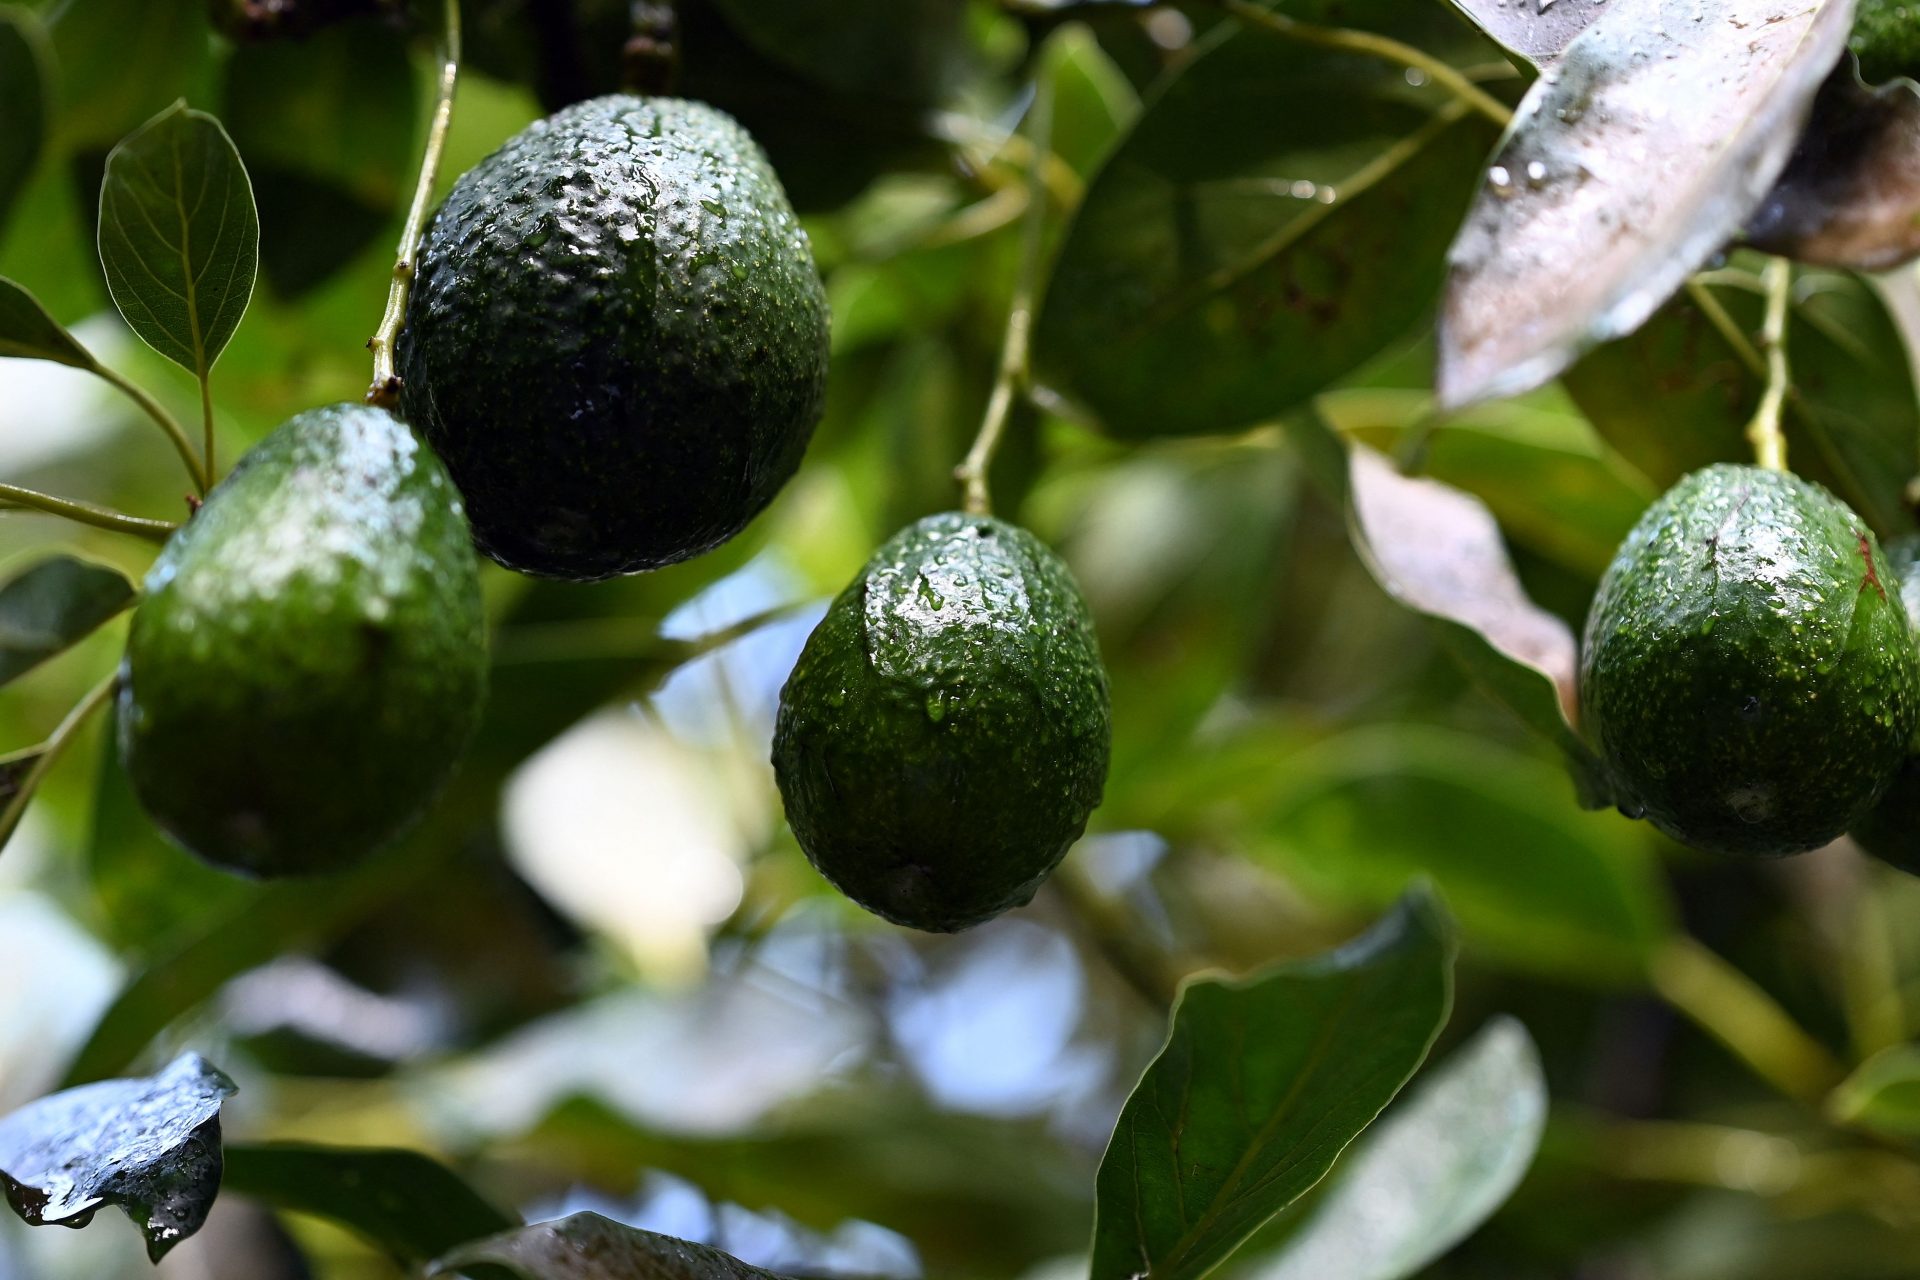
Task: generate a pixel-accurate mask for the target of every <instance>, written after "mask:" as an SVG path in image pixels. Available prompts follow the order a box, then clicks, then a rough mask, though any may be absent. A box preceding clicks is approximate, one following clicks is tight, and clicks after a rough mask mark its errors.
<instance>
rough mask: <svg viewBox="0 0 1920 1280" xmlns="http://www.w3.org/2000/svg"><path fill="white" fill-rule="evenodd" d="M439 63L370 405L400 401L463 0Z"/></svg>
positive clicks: (454, 77)
mask: <svg viewBox="0 0 1920 1280" xmlns="http://www.w3.org/2000/svg"><path fill="white" fill-rule="evenodd" d="M444 55H445V56H444V57H443V58H442V60H441V64H440V89H439V93H438V95H437V96H436V97H435V99H434V104H433V120H432V121H431V122H430V123H429V124H428V126H427V147H426V151H425V152H424V153H423V154H422V155H421V157H420V175H419V177H418V178H417V179H416V180H415V181H414V184H413V203H412V204H410V205H408V206H407V221H406V224H405V225H404V226H403V227H401V229H400V247H399V249H398V250H397V251H396V252H395V254H394V262H393V278H392V280H391V282H390V283H389V284H388V285H387V309H386V312H385V314H383V315H382V316H381V317H380V327H379V328H378V329H376V330H375V331H374V334H373V337H371V338H369V339H368V340H367V349H368V350H369V351H371V352H373V382H372V384H371V385H370V386H368V388H367V403H368V404H373V405H378V406H380V407H381V408H382V409H392V408H394V407H396V406H397V405H398V404H399V403H400V375H399V374H398V373H397V372H396V371H395V369H394V344H395V343H396V342H397V341H398V340H399V337H400V329H401V327H402V326H403V325H405V324H406V322H407V299H408V298H409V297H410V296H411V295H412V293H413V275H414V255H415V253H416V251H417V250H418V248H419V245H420V233H421V232H422V231H424V230H425V229H426V225H427V206H428V204H430V203H431V202H432V200H433V187H434V184H435V183H436V182H437V181H438V180H439V177H440V157H441V156H442V155H443V154H444V153H445V151H446V149H447V131H448V129H449V128H450V127H451V126H452V124H453V92H454V90H455V89H456V88H457V87H458V86H459V82H460V0H446V36H445V45H444Z"/></svg>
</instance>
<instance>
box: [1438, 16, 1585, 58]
mask: <svg viewBox="0 0 1920 1280" xmlns="http://www.w3.org/2000/svg"><path fill="white" fill-rule="evenodd" d="M1452 3H1453V7H1454V8H1456V9H1458V10H1459V11H1460V13H1461V16H1462V17H1464V18H1466V20H1467V21H1468V22H1471V23H1472V24H1473V25H1474V26H1476V27H1478V28H1480V30H1481V31H1483V32H1485V33H1486V35H1487V37H1488V39H1490V40H1492V41H1493V42H1494V43H1496V44H1498V45H1499V46H1500V47H1501V48H1503V49H1505V50H1506V51H1507V52H1508V53H1511V54H1514V55H1516V56H1518V57H1519V58H1521V59H1523V60H1524V61H1527V62H1530V63H1532V64H1533V65H1534V66H1536V67H1541V66H1545V65H1546V64H1547V63H1549V62H1552V61H1553V60H1554V59H1555V58H1557V57H1559V56H1560V55H1561V54H1562V53H1564V52H1565V51H1566V48H1567V46H1568V45H1570V44H1572V43H1573V40H1574V37H1576V36H1578V35H1579V34H1580V33H1581V32H1582V31H1585V30H1586V29H1587V26H1588V24H1590V23H1591V22H1592V21H1593V20H1594V19H1595V18H1597V17H1599V16H1600V15H1601V14H1603V13H1605V12H1606V11H1607V0H1452Z"/></svg>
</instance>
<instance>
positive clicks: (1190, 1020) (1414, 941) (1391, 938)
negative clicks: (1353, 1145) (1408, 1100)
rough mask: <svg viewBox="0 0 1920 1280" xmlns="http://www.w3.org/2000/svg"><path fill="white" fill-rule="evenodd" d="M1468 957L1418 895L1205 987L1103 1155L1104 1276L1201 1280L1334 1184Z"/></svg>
mask: <svg viewBox="0 0 1920 1280" xmlns="http://www.w3.org/2000/svg"><path fill="white" fill-rule="evenodd" d="M1452 966H1453V940H1452V929H1451V926H1450V925H1449V924H1448V922H1447V919H1446V916H1445V913H1444V911H1443V910H1442V908H1441V907H1440V905H1439V904H1438V903H1437V902H1436V901H1435V900H1434V899H1433V898H1432V897H1430V896H1428V895H1427V894H1426V893H1425V892H1424V891H1417V892H1415V893H1414V894H1412V895H1410V896H1409V897H1408V898H1407V899H1406V900H1404V901H1403V902H1402V903H1401V904H1400V906H1398V907H1397V908H1395V909H1394V911H1393V912H1392V913H1391V914H1390V915H1388V916H1387V917H1386V918H1385V919H1383V920H1382V921H1380V923H1378V924H1376V925H1375V926H1374V927H1373V928H1372V929H1370V930H1368V931H1367V932H1366V933H1365V934H1363V935H1362V936H1361V937H1359V938H1357V939H1355V940H1354V941H1353V942H1351V943H1349V944H1347V945H1346V946H1344V947H1342V948H1340V949H1339V950H1337V951H1333V952H1329V953H1328V954H1326V955H1323V956H1318V957H1315V958H1313V959H1309V960H1304V961H1299V962H1295V963H1291V964H1285V965H1280V966H1276V967H1274V968H1271V969H1268V970H1266V971H1264V972H1261V973H1257V974H1253V975H1250V976H1248V977H1245V978H1223V979H1211V980H1203V981H1197V982H1191V983H1189V984H1188V985H1187V986H1186V987H1185V988H1184V989H1183V991H1182V992H1181V996H1180V1000H1179V1003H1178V1004H1177V1005H1176V1007H1175V1009H1174V1012H1173V1029H1172V1033H1171V1035H1170V1036H1169V1037H1168V1040H1167V1045H1166V1047H1165V1048H1164V1049H1162V1050H1161V1052H1160V1056H1159V1057H1158V1058H1156V1059H1155V1060H1154V1062H1153V1064H1152V1065H1151V1066H1149V1067H1148V1068H1147V1071H1146V1074H1145V1075H1144V1076H1143V1077H1142V1078H1141V1080H1140V1083H1139V1084H1138V1085H1137V1086H1136V1087H1135V1088H1134V1091H1133V1095H1132V1096H1131V1097H1129V1098H1128V1099H1127V1103H1126V1106H1125V1107H1124V1108H1123V1109H1122V1110H1121V1113H1120V1119H1119V1121H1118V1123H1117V1124H1116V1125H1115V1126H1114V1131H1113V1140H1112V1142H1111V1144H1110V1145H1109V1146H1108V1148H1107V1153H1106V1157H1105V1158H1104V1159H1103V1160H1102V1161H1101V1162H1100V1174H1099V1179H1098V1182H1097V1184H1096V1185H1097V1195H1096V1209H1095V1218H1094V1236H1093V1270H1092V1280H1126V1278H1127V1277H1141V1278H1143V1280H1194V1278H1195V1277H1198V1276H1202V1275H1205V1274H1206V1273H1207V1272H1208V1271H1210V1270H1212V1269H1213V1268H1214V1267H1215V1266H1218V1265H1219V1264H1220V1263H1221V1262H1222V1261H1223V1260H1224V1259H1225V1258H1226V1257H1227V1256H1228V1255H1229V1254H1231V1253H1232V1252H1233V1251H1234V1249H1235V1248H1237V1247H1238V1246H1239V1244H1240V1242H1241V1241H1243V1240H1245V1239H1246V1238H1247V1236H1248V1235H1250V1234H1251V1233H1252V1232H1253V1231H1255V1230H1256V1229H1257V1228H1259V1227H1260V1226H1261V1224H1263V1223H1265V1222H1266V1221H1267V1220H1268V1219H1270V1218H1271V1217H1273V1215H1275V1214H1276V1213H1278V1212H1279V1211H1280V1210H1282V1209H1284V1208H1286V1207H1287V1205H1289V1204H1291V1203H1292V1202H1293V1201H1294V1200H1296V1199H1298V1198H1299V1197H1300V1196H1301V1195H1302V1194H1303V1193H1305V1192H1306V1191H1307V1190H1308V1189H1309V1188H1311V1187H1312V1186H1313V1185H1314V1184H1315V1183H1316V1182H1318V1181H1319V1180H1320V1179H1321V1177H1323V1176H1324V1175H1325V1174H1326V1172H1327V1170H1328V1169H1329V1168H1330V1167H1331V1166H1332V1165H1333V1162H1334V1160H1335V1159H1337V1158H1338V1156H1339V1154H1340V1152H1341V1150H1342V1149H1343V1148H1345V1147H1346V1145H1347V1144H1348V1143H1349V1142H1351V1141H1352V1140H1353V1138H1354V1137H1355V1136H1356V1135H1357V1134H1358V1133H1359V1132H1360V1131H1361V1130H1363V1129H1365V1128H1366V1127H1367V1125H1368V1124H1369V1123H1371V1122H1372V1120H1373V1118H1374V1117H1375V1116H1376V1115H1378V1114H1379V1112H1380V1110H1381V1108H1383V1107H1384V1106H1386V1104H1387V1103H1388V1102H1390V1101H1391V1100H1392V1099H1393V1096H1394V1094H1396V1093H1398V1092H1399V1090H1400V1087H1401V1085H1403V1084H1405V1083H1406V1080H1407V1078H1408V1077H1409V1076H1410V1075H1412V1074H1413V1072H1414V1070H1415V1069H1416V1068H1418V1067H1419V1065H1420V1063H1421V1061H1422V1060H1423V1059H1424V1058H1425V1057H1426V1054H1427V1049H1428V1047H1429V1046H1430V1045H1431V1044H1432V1043H1433V1038H1434V1036H1436V1035H1437V1034H1438V1033H1439V1031H1440V1028H1441V1027H1442V1026H1443V1025H1444V1024H1445V1022H1446V1018H1447V1010H1448V1007H1449V1005H1450V1002H1451V1000H1452V972H1453V969H1452Z"/></svg>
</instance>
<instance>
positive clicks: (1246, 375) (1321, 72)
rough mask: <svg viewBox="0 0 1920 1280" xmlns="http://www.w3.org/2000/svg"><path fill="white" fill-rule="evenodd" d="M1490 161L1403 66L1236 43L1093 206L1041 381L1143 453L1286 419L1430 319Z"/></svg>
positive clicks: (1100, 181)
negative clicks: (1159, 443)
mask: <svg viewBox="0 0 1920 1280" xmlns="http://www.w3.org/2000/svg"><path fill="white" fill-rule="evenodd" d="M1276 122H1284V127H1277V125H1276ZM1492 142H1493V130H1492V127H1491V126H1490V125H1489V124H1487V123H1486V122H1485V121H1484V120H1481V119H1479V118H1478V117H1470V116H1468V115H1467V114H1466V113H1465V112H1464V109H1463V108H1461V107H1460V105H1459V104H1458V103H1455V102H1453V101H1451V100H1450V99H1448V98H1446V97H1445V95H1441V94H1437V93H1436V91H1435V90H1433V89H1431V88H1426V89H1416V88H1414V87H1412V86H1410V85H1409V84H1408V83H1407V80H1406V77H1405V76H1403V75H1402V74H1401V73H1400V71H1399V69H1397V68H1394V67H1390V66H1387V65H1386V64H1383V63H1381V62H1379V61H1378V60H1375V59H1368V58H1363V57H1358V56H1352V55H1343V54H1334V53H1329V52H1327V51H1326V50H1324V49H1319V48H1315V47H1312V46H1308V45H1304V44H1302V43H1300V42H1298V41H1294V40H1289V39H1287V38H1286V37H1284V36H1280V35H1276V34H1274V33H1272V32H1270V31H1266V30H1264V29H1248V30H1244V31H1241V30H1238V29H1237V28H1236V27H1235V26H1234V25H1233V24H1230V23H1229V24H1223V26H1222V28H1221V30H1220V31H1219V32H1218V33H1217V34H1216V35H1215V36H1214V37H1212V38H1210V39H1209V40H1208V42H1207V43H1206V44H1205V46H1204V47H1203V48H1202V49H1201V51H1200V52H1198V53H1197V54H1196V56H1195V57H1194V58H1193V59H1192V61H1191V62H1190V63H1189V64H1188V65H1187V66H1186V68H1185V69H1184V70H1183V71H1182V72H1180V73H1179V74H1178V76H1177V77H1176V78H1174V79H1173V80H1171V81H1170V82H1168V83H1167V84H1166V85H1165V86H1164V87H1163V88H1162V90H1161V91H1160V92H1159V94H1158V95H1157V96H1156V97H1155V98H1153V100H1152V101H1150V102H1149V103H1148V105H1147V107H1146V109H1145V110H1144V111H1143V112H1142V113H1141V115H1140V118H1139V120H1138V121H1137V122H1136V124H1135V125H1134V128H1133V130H1132V131H1131V132H1130V133H1129V134H1128V135H1127V136H1126V138H1125V139H1124V140H1123V141H1122V142H1121V143H1120V144H1119V146H1118V147H1117V148H1116V149H1115V150H1114V152H1113V153H1112V154H1111V155H1110V156H1109V157H1108V159H1107V161H1106V163H1105V165H1103V166H1102V168H1101V170H1100V172H1099V174H1098V175H1097V176H1096V177H1095V178H1094V180H1093V183H1092V185H1091V186H1090V187H1089V188H1088V191H1087V194H1086V199H1085V200H1084V202H1083V203H1082V205H1081V207H1080V210H1079V212H1078V214H1077V215H1076V216H1075V218H1074V221H1073V224H1072V226H1071V227H1070V228H1069V230H1068V232H1067V235H1066V240H1065V242H1064V243H1063V244H1062V246H1061V249H1060V254H1059V260H1058V262H1057V264H1056V266H1055V268H1054V271H1053V278H1052V282H1051V284H1050V285H1049V286H1048V289H1047V295H1046V299H1045V302H1044V304H1043V306H1042V309H1041V313H1040V317H1039V320H1038V323H1037V327H1036V329H1035V333H1034V360H1035V368H1036V372H1037V376H1038V377H1039V379H1040V380H1041V381H1042V382H1044V383H1045V384H1046V385H1047V386H1049V387H1050V388H1051V389H1052V390H1054V391H1056V392H1058V393H1060V394H1062V395H1064V396H1066V397H1067V398H1068V399H1069V400H1071V401H1073V402H1075V403H1076V404H1078V405H1079V406H1080V407H1081V408H1082V409H1083V410H1084V411H1086V412H1087V413H1089V414H1091V415H1092V416H1093V417H1094V418H1096V419H1097V420H1099V421H1100V423H1101V424H1102V425H1103V426H1104V427H1105V428H1106V430H1107V431H1109V432H1110V433H1111V434H1113V435H1116V436H1120V437H1123V438H1127V439H1139V438H1143V437H1150V436H1162V435H1193V434H1204V433H1209V432H1225V431H1233V430H1235V429H1238V428H1243V427H1246V426H1249V425H1252V424H1255V423H1259V422H1263V421H1267V420H1270V419H1272V418H1274V417H1276V416H1277V415H1279V414H1281V413H1282V412H1284V411H1286V410H1287V409H1290V408H1292V407H1293V406H1295V405H1297V404H1299V403H1300V402H1301V401H1303V400H1305V399H1307V398H1308V397H1310V396H1313V395H1315V394H1316V393H1318V392H1320V391H1322V390H1324V389H1325V388H1326V387H1327V386H1328V385H1330V384H1331V383H1333V382H1335V381H1336V380H1337V379H1339V378H1342V377H1344V376H1346V375H1347V374H1349V373H1351V372H1352V371H1353V370H1355V369H1356V368H1358V367H1359V366H1360V365H1361V364H1363V363H1365V362H1366V361H1367V360H1369V359H1371V358H1372V357H1374V356H1375V355H1378V354H1379V353H1380V352H1381V351H1382V350H1383V349H1385V348H1386V347H1387V346H1388V345H1389V344H1390V343H1392V342H1394V341H1395V340H1397V339H1400V338H1402V337H1404V336H1405V335H1406V334H1407V333H1408V332H1409V330H1411V329H1412V328H1413V327H1414V326H1415V325H1416V324H1417V323H1418V322H1419V321H1420V320H1421V319H1422V318H1423V317H1425V316H1426V315H1427V314H1428V312H1429V310H1430V308H1431V305H1432V301H1433V297H1434V295H1435V293H1436V292H1437V291H1438V289H1439V286H1440V281H1441V275H1442V263H1443V256H1444V253H1445V250H1446V242H1447V239H1448V237H1449V236H1450V235H1451V234H1452V232H1453V228H1454V226H1455V225H1456V224H1457V219H1458V216H1459V214H1460V212H1461V211H1462V210H1463V209H1464V207H1465V205H1466V202H1467V199H1468V197H1469V195H1470V194H1471V191H1472V185H1473V181H1474V173H1475V170H1476V166H1477V165H1478V164H1479V162H1480V160H1481V158H1482V157H1483V156H1484V155H1485V154H1486V151H1487V148H1488V147H1489V146H1490V145H1491V144H1492Z"/></svg>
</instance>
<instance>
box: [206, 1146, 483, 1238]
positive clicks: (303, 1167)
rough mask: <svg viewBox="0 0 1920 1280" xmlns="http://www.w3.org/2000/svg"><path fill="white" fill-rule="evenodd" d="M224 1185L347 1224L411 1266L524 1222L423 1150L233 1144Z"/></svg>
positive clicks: (276, 1205)
mask: <svg viewBox="0 0 1920 1280" xmlns="http://www.w3.org/2000/svg"><path fill="white" fill-rule="evenodd" d="M226 1185H227V1190H229V1191H232V1192H235V1193H236V1194H239V1195H245V1196H251V1197H253V1198H254V1199H256V1200H260V1201H263V1202H265V1203H266V1204H269V1205H271V1206H273V1207H274V1208H275V1209H279V1210H284V1211H290V1212H293V1213H304V1214H310V1215H312V1216H314V1217H319V1218H326V1219H329V1220H331V1221H333V1222H337V1223H340V1224H341V1225H342V1226H346V1227H349V1228H351V1229H352V1230H354V1231H356V1232H358V1233H359V1234H360V1235H362V1236H364V1237H366V1238H367V1239H368V1240H370V1241H372V1242H373V1243H374V1244H376V1245H378V1246H379V1247H380V1248H382V1249H384V1250H385V1251H386V1252H387V1253H388V1254H390V1255H391V1256H392V1257H393V1258H394V1259H395V1260H396V1261H398V1262H400V1263H401V1264H402V1265H404V1266H408V1267H411V1266H415V1265H417V1264H420V1263H423V1262H430V1261H432V1260H433V1259H435V1258H437V1257H439V1256H440V1255H441V1254H443V1253H445V1252H447V1251H448V1250H449V1249H452V1248H453V1247H454V1246H456V1245H460V1244H465V1243H466V1242H467V1241H469V1240H477V1239H479V1238H480V1237H482V1236H490V1235H495V1234H497V1233H499V1232H502V1231H511V1230H512V1229H513V1228H514V1227H516V1226H518V1225H519V1222H518V1220H517V1219H515V1218H513V1217H510V1216H509V1215H507V1214H505V1213H502V1212H501V1211H500V1210H499V1209H496V1208H495V1207H494V1206H493V1205H491V1204H488V1203H487V1202H486V1200H484V1199H482V1198H481V1196H480V1194H479V1193H478V1192H476V1191H475V1190H474V1189H473V1188H472V1187H470V1186H468V1185H467V1184H466V1183H465V1182H464V1181H462V1180H461V1178H460V1177H459V1175H457V1174H455V1173H454V1172H453V1171H452V1170H451V1169H449V1168H447V1167H446V1166H445V1165H443V1164H441V1163H440V1162H439V1161H437V1160H434V1159H432V1158H431V1157H429V1156H425V1155H422V1154H421V1153H419V1152H417V1151H398V1150H377V1149H364V1148H355V1147H322V1146H309V1145H306V1144H303V1143H290V1142H285V1143H283V1142H273V1143H262V1144H257V1145H254V1144H244V1143H228V1144H227V1174H226Z"/></svg>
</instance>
